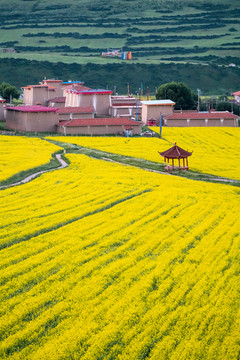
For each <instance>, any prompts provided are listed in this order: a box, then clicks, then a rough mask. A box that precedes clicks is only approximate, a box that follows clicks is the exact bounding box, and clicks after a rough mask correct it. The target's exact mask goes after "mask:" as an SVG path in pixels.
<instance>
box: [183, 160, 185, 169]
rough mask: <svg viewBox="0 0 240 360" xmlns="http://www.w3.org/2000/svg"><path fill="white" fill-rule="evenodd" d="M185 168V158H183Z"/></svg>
mask: <svg viewBox="0 0 240 360" xmlns="http://www.w3.org/2000/svg"><path fill="white" fill-rule="evenodd" d="M183 168H185V158H183Z"/></svg>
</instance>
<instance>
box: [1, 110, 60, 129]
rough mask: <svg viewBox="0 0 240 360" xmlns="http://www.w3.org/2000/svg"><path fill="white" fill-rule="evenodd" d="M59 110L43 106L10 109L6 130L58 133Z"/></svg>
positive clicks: (7, 115)
mask: <svg viewBox="0 0 240 360" xmlns="http://www.w3.org/2000/svg"><path fill="white" fill-rule="evenodd" d="M57 110H58V109H57V108H51V107H46V106H41V105H32V106H12V107H8V108H7V114H6V128H7V129H10V130H14V131H21V132H56V124H57V123H58V114H57Z"/></svg>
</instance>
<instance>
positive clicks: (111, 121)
mask: <svg viewBox="0 0 240 360" xmlns="http://www.w3.org/2000/svg"><path fill="white" fill-rule="evenodd" d="M88 125H90V126H104V125H110V126H111V125H124V126H136V125H142V123H141V122H138V121H134V120H129V119H128V118H124V117H123V118H95V119H72V120H64V121H60V122H59V123H58V126H88Z"/></svg>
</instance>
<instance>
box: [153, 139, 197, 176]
mask: <svg viewBox="0 0 240 360" xmlns="http://www.w3.org/2000/svg"><path fill="white" fill-rule="evenodd" d="M159 154H160V155H161V156H163V157H164V170H165V171H168V172H170V171H174V170H179V171H180V170H188V157H189V156H191V155H192V152H189V151H186V150H183V149H182V148H180V147H179V146H177V144H176V143H175V145H174V146H173V147H171V148H170V149H168V150H166V151H162V152H159ZM174 160H177V161H178V164H177V165H175V166H174ZM181 160H182V165H181Z"/></svg>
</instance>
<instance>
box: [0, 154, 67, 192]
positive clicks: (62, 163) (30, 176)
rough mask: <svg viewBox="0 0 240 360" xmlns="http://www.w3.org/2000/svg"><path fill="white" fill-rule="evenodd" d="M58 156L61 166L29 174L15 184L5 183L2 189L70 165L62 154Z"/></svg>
mask: <svg viewBox="0 0 240 360" xmlns="http://www.w3.org/2000/svg"><path fill="white" fill-rule="evenodd" d="M56 158H57V160H58V161H59V162H60V164H61V165H60V166H59V167H57V168H55V169H54V168H53V169H49V170H42V171H38V172H36V173H34V174H32V175H29V176H27V177H26V178H25V179H22V180H20V181H18V182H16V183H13V184H10V185H4V186H0V189H6V188H10V187H12V186H17V185H21V184H25V183H27V182H29V181H31V180H33V179H34V178H35V177H37V176H38V175H41V174H44V173H46V172H49V171H53V170H60V169H64V168H65V167H67V166H68V163H66V161H64V160H63V159H62V157H61V154H56Z"/></svg>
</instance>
